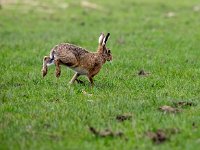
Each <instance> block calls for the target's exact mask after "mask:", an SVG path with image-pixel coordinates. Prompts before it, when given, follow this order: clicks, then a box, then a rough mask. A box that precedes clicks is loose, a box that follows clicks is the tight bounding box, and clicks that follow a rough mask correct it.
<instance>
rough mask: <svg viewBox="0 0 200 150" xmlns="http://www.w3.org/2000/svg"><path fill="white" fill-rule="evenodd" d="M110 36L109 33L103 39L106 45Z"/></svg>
mask: <svg viewBox="0 0 200 150" xmlns="http://www.w3.org/2000/svg"><path fill="white" fill-rule="evenodd" d="M109 36H110V33H107V35H106V37H105V38H104V40H103V44H104V45H106V43H107V41H108V38H109Z"/></svg>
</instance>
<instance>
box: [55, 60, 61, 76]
mask: <svg viewBox="0 0 200 150" xmlns="http://www.w3.org/2000/svg"><path fill="white" fill-rule="evenodd" d="M54 63H55V65H56V77H57V78H58V77H60V73H61V68H60V60H58V59H57V60H54Z"/></svg>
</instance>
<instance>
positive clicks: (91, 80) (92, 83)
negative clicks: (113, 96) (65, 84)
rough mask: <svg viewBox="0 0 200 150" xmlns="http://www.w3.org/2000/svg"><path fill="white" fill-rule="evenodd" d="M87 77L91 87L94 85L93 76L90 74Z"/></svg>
mask: <svg viewBox="0 0 200 150" xmlns="http://www.w3.org/2000/svg"><path fill="white" fill-rule="evenodd" d="M88 79H89V81H90V83H91V86H92V87H93V86H94V81H93V77H92V76H88Z"/></svg>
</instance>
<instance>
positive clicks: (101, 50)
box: [98, 33, 112, 61]
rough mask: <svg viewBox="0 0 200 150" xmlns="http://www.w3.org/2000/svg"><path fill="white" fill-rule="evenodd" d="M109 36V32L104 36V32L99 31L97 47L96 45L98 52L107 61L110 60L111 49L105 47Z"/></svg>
mask: <svg viewBox="0 0 200 150" xmlns="http://www.w3.org/2000/svg"><path fill="white" fill-rule="evenodd" d="M109 36H110V33H108V34H107V35H106V36H104V34H103V33H101V35H100V37H99V47H98V52H99V53H101V54H102V55H103V56H104V58H105V59H106V60H107V61H111V60H112V54H111V50H110V49H109V48H107V47H106V43H107V41H108V38H109Z"/></svg>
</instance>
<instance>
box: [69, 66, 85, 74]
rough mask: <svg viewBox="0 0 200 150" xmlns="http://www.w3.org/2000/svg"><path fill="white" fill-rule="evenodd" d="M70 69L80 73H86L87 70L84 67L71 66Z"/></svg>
mask: <svg viewBox="0 0 200 150" xmlns="http://www.w3.org/2000/svg"><path fill="white" fill-rule="evenodd" d="M71 69H72V70H74V71H75V72H77V73H79V74H81V75H87V74H88V71H87V70H86V69H84V68H81V67H75V68H71Z"/></svg>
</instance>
